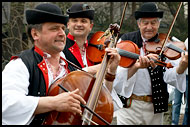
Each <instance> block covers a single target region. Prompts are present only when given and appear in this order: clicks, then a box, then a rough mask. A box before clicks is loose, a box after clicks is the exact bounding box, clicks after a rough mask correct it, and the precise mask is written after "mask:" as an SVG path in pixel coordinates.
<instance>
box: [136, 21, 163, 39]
mask: <svg viewBox="0 0 190 127" xmlns="http://www.w3.org/2000/svg"><path fill="white" fill-rule="evenodd" d="M137 23H138V27H139V29H140V32H141V35H142V36H143V37H144V38H145V39H151V38H152V37H154V36H155V35H156V33H157V32H158V28H159V26H160V21H159V19H158V18H141V19H140V21H138V22H137Z"/></svg>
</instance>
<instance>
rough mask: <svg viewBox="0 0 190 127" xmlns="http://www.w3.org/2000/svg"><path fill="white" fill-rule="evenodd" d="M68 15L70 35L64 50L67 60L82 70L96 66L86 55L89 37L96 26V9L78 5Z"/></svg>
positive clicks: (68, 11) (74, 5)
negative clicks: (94, 20)
mask: <svg viewBox="0 0 190 127" xmlns="http://www.w3.org/2000/svg"><path fill="white" fill-rule="evenodd" d="M67 14H68V15H69V21H68V23H67V28H68V30H69V33H68V35H67V40H66V45H65V48H64V50H63V52H64V54H65V56H66V58H67V59H68V60H70V61H71V62H73V63H74V64H76V65H77V66H79V67H81V68H84V67H88V66H92V65H94V63H93V62H91V61H90V60H89V59H88V58H87V54H86V49H87V47H88V40H87V37H88V34H89V33H90V31H91V30H92V28H93V25H94V24H93V19H94V9H93V8H92V7H90V6H89V5H87V4H81V3H76V4H73V5H72V6H71V7H70V8H69V9H67Z"/></svg>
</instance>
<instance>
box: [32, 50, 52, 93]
mask: <svg viewBox="0 0 190 127" xmlns="http://www.w3.org/2000/svg"><path fill="white" fill-rule="evenodd" d="M34 51H35V52H37V53H38V54H39V55H40V56H42V57H43V56H44V52H43V51H42V50H41V49H39V48H38V47H37V46H35V47H34ZM38 68H40V70H41V71H42V74H43V76H44V80H45V83H46V95H47V94H48V88H49V77H48V69H47V65H46V62H45V60H44V59H43V60H42V61H41V62H40V63H39V64H38Z"/></svg>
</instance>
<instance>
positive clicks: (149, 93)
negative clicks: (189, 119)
mask: <svg viewBox="0 0 190 127" xmlns="http://www.w3.org/2000/svg"><path fill="white" fill-rule="evenodd" d="M162 17H163V11H159V10H158V7H157V5H156V4H155V3H152V2H146V3H144V4H143V5H142V6H141V7H140V9H139V10H138V11H136V12H135V18H136V20H137V25H138V27H139V30H138V31H135V32H130V33H126V34H124V35H122V36H121V40H130V41H133V42H134V43H136V44H137V45H138V47H139V48H140V56H139V59H138V60H137V61H136V63H135V64H133V65H132V66H131V67H130V68H122V67H120V66H119V67H118V69H117V73H116V80H114V85H113V87H114V89H113V92H112V96H113V99H114V102H116V103H115V105H114V106H115V110H116V111H115V116H116V118H117V124H119V125H120V124H122V125H142V124H143V125H149V124H152V125H153V124H158V125H160V124H162V122H163V112H166V111H167V110H168V97H169V95H168V91H167V84H170V85H173V86H175V87H176V88H177V89H178V90H179V91H181V92H184V91H185V87H186V85H185V84H186V80H185V70H186V68H187V66H188V54H187V52H185V53H182V54H181V58H180V59H177V60H169V59H167V58H164V57H161V60H163V61H164V60H165V62H166V63H167V62H171V64H172V65H173V66H174V67H173V68H169V69H168V68H165V67H162V66H158V65H156V64H155V63H154V62H153V61H152V60H151V58H153V59H158V54H151V53H149V54H147V53H146V49H145V44H146V43H147V42H153V41H155V40H156V39H157V37H158V35H159V33H158V29H159V26H160V21H161V18H162ZM117 109H118V110H117Z"/></svg>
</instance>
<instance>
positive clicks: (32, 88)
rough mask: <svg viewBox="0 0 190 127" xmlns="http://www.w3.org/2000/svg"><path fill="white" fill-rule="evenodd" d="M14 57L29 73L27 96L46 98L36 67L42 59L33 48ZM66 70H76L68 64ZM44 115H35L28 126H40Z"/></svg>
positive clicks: (39, 73) (42, 77)
mask: <svg viewBox="0 0 190 127" xmlns="http://www.w3.org/2000/svg"><path fill="white" fill-rule="evenodd" d="M16 56H17V57H20V58H21V59H22V61H23V62H24V64H25V65H26V67H27V69H28V71H29V75H30V78H29V82H30V85H29V87H28V89H29V93H28V96H40V97H42V96H46V84H45V79H44V76H43V74H42V71H41V70H40V69H39V67H38V66H37V65H38V64H39V63H40V62H41V61H42V60H43V57H42V56H41V55H39V54H38V53H37V52H35V51H34V47H33V48H32V49H29V50H25V51H23V52H22V53H20V54H18V55H16ZM68 69H69V71H70V72H71V71H74V70H76V69H75V68H73V66H71V65H70V64H68ZM46 115H47V113H43V114H38V115H35V118H34V119H33V121H32V122H31V123H30V125H41V124H42V122H43V120H44V118H45V116H46Z"/></svg>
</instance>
